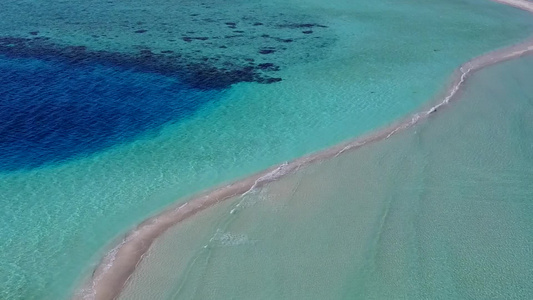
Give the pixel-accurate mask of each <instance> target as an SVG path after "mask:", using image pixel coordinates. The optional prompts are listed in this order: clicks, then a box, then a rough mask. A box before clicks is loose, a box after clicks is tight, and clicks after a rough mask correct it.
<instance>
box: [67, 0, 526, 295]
mask: <svg viewBox="0 0 533 300" xmlns="http://www.w3.org/2000/svg"><path fill="white" fill-rule="evenodd" d="M493 1H496V2H500V3H502V4H507V5H510V6H514V7H517V8H520V9H523V10H526V11H529V12H531V13H533V3H532V2H527V1H523V0H493ZM525 54H533V39H528V40H527V41H525V42H522V43H519V44H516V45H513V46H509V47H506V48H503V49H501V50H496V51H492V52H489V53H487V54H484V55H481V56H478V57H476V58H474V59H472V60H470V61H468V62H466V63H465V64H463V65H461V66H460V67H459V68H458V69H456V71H455V72H454V73H453V75H452V77H451V83H450V85H449V87H448V88H447V89H446V90H445V92H444V95H442V96H441V97H438V98H437V101H435V102H434V103H435V104H434V105H433V106H432V107H430V108H429V109H426V110H422V111H420V112H418V113H415V114H413V115H411V116H410V117H409V118H406V119H405V120H403V121H400V122H396V123H393V124H392V125H390V126H387V127H386V128H383V129H381V130H378V131H375V132H374V133H372V134H370V135H366V136H362V137H359V138H356V139H354V140H351V141H348V142H344V143H341V144H339V145H336V146H333V147H331V148H328V149H326V150H323V151H319V152H315V153H312V154H309V155H306V156H303V157H300V158H298V159H295V160H293V161H290V162H285V163H282V164H280V165H277V166H274V167H271V168H269V169H267V170H264V171H262V172H259V173H256V174H254V175H252V176H249V177H247V178H244V179H241V180H238V181H236V182H234V183H231V184H229V185H226V186H222V187H218V188H215V189H212V190H209V191H207V192H205V193H202V194H200V195H197V196H193V197H192V198H191V199H190V200H189V201H187V202H185V203H181V204H180V205H179V206H177V207H176V205H174V206H172V207H170V208H168V209H166V210H164V211H162V212H161V213H159V214H157V215H155V216H152V217H150V218H148V219H146V220H145V221H144V222H142V223H141V224H139V225H138V226H137V227H136V228H134V229H132V230H130V231H129V232H128V233H127V234H126V236H125V237H124V238H123V239H122V241H121V242H120V243H117V245H116V246H115V247H114V248H112V249H111V250H110V251H109V252H108V253H107V254H106V255H105V257H104V258H103V259H102V260H101V262H100V263H99V265H98V266H97V267H96V268H95V270H94V272H93V274H92V276H91V277H90V278H89V280H88V282H87V283H86V284H84V285H83V287H82V288H81V289H80V290H78V291H77V293H76V294H75V295H74V297H73V298H74V299H91V300H92V299H94V300H108V299H115V298H117V297H118V296H119V295H120V293H121V291H122V289H123V287H124V285H125V284H126V282H127V281H128V279H129V277H130V276H131V274H133V272H134V271H135V269H136V267H137V265H138V264H139V262H140V261H141V260H142V258H143V255H144V254H145V253H146V252H147V251H148V250H149V248H150V246H151V245H152V243H153V242H154V241H155V240H156V239H157V238H158V237H159V236H160V235H161V234H163V233H164V232H165V231H166V230H167V229H169V228H170V227H172V226H174V225H176V224H178V223H179V222H181V221H183V220H185V219H187V218H189V217H192V216H193V215H195V214H196V213H198V212H201V211H202V210H204V209H206V208H209V207H211V206H213V205H215V204H217V203H218V202H221V201H224V200H227V199H229V198H232V197H234V196H239V195H244V194H246V193H248V192H249V191H251V190H253V189H255V188H259V187H262V186H264V185H265V184H267V183H269V182H272V181H274V180H277V179H279V178H281V177H282V176H284V175H287V174H290V173H293V172H295V171H297V170H298V169H300V168H301V167H305V166H307V165H308V164H311V163H315V162H318V161H322V160H324V159H328V158H332V157H337V156H339V155H341V154H342V153H344V152H346V151H353V150H355V149H358V148H360V147H362V146H364V145H367V144H370V143H373V142H377V141H380V140H384V139H387V138H389V137H391V136H392V135H394V134H396V133H398V132H400V131H402V130H404V129H407V128H410V127H411V126H413V125H415V124H417V123H418V122H419V121H421V120H425V119H426V118H428V117H429V116H430V115H431V114H432V113H434V112H436V111H437V110H438V109H440V108H441V107H443V106H444V105H446V104H448V103H449V102H450V101H453V100H456V98H455V97H454V96H455V95H456V94H457V92H459V91H460V88H461V87H462V86H463V83H464V82H465V81H466V79H467V78H468V76H470V75H471V74H472V73H473V72H475V71H478V70H480V69H482V68H484V67H486V66H490V65H493V64H496V63H499V62H502V61H506V60H509V59H513V58H516V57H520V56H522V55H525ZM233 212H234V211H233V210H232V211H231V213H233Z"/></svg>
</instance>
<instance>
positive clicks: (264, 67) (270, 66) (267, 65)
mask: <svg viewBox="0 0 533 300" xmlns="http://www.w3.org/2000/svg"><path fill="white" fill-rule="evenodd" d="M257 67H258V68H259V69H261V70H263V71H279V66H276V65H275V64H273V63H263V64H258V65H257Z"/></svg>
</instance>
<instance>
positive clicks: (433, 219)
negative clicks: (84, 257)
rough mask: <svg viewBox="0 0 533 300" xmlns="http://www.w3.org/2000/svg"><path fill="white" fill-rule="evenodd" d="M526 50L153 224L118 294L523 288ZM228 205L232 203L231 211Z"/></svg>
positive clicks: (451, 294)
mask: <svg viewBox="0 0 533 300" xmlns="http://www.w3.org/2000/svg"><path fill="white" fill-rule="evenodd" d="M531 78H533V56H528V57H523V58H519V59H515V60H512V61H508V62H504V63H501V64H498V65H494V66H490V67H487V68H485V69H483V70H481V71H479V72H478V73H476V74H474V75H473V76H472V77H470V78H469V79H468V80H467V83H466V86H465V88H464V90H463V91H462V93H461V95H460V97H459V99H457V101H456V102H453V103H451V104H450V105H449V106H447V107H445V108H441V110H439V112H438V113H437V114H435V115H433V116H432V117H430V118H429V119H428V120H426V121H424V122H423V123H421V124H418V125H415V126H414V127H412V128H410V129H408V130H406V131H404V132H402V133H400V134H397V135H394V136H392V137H391V138H389V139H387V140H383V141H379V142H376V143H375V144H370V145H367V146H364V147H362V148H360V149H357V150H355V151H353V152H351V153H347V154H344V155H342V156H339V157H336V158H333V159H329V160H326V161H323V162H322V163H320V164H316V165H311V166H308V167H307V168H305V169H302V170H300V171H298V172H296V173H294V174H291V175H289V176H287V177H283V178H282V179H280V180H279V181H277V182H274V183H271V184H269V185H267V186H265V187H264V188H261V189H259V190H255V191H254V192H251V193H247V194H246V195H245V196H242V197H237V198H234V199H231V200H228V201H227V202H225V203H222V204H221V205H219V206H214V207H212V208H209V209H208V210H206V211H203V212H201V213H200V214H198V215H197V216H195V217H193V218H190V219H188V220H186V221H184V222H183V223H180V224H179V225H176V226H174V227H173V228H171V229H170V230H169V231H167V232H166V233H165V234H164V235H163V236H161V237H160V238H159V239H158V240H157V241H156V243H155V244H154V245H153V246H152V248H151V250H150V251H149V253H148V254H147V255H146V257H145V258H144V260H143V261H142V262H141V264H140V265H139V266H138V269H137V270H136V272H135V273H134V275H133V276H132V277H131V279H130V282H129V285H128V287H127V288H126V290H125V291H124V293H123V294H122V297H121V298H120V299H128V300H130V299H165V300H168V299H531V296H532V295H533V272H532V270H533V260H531V255H532V251H533V221H532V218H531V215H532V214H533V188H532V186H531V183H532V182H533V171H532V170H533V121H532V120H533V85H531ZM232 211H233V212H232Z"/></svg>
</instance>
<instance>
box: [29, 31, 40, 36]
mask: <svg viewBox="0 0 533 300" xmlns="http://www.w3.org/2000/svg"><path fill="white" fill-rule="evenodd" d="M30 34H31V35H38V34H39V31H30Z"/></svg>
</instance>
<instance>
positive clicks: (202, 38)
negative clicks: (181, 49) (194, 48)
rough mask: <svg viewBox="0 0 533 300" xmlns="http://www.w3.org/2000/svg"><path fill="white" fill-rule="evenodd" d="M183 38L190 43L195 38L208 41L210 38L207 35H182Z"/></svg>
mask: <svg viewBox="0 0 533 300" xmlns="http://www.w3.org/2000/svg"><path fill="white" fill-rule="evenodd" d="M181 39H182V40H184V41H186V42H188V43H190V42H192V41H193V40H198V41H207V40H208V39H209V38H208V37H206V36H200V37H190V36H185V37H182V38H181Z"/></svg>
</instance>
